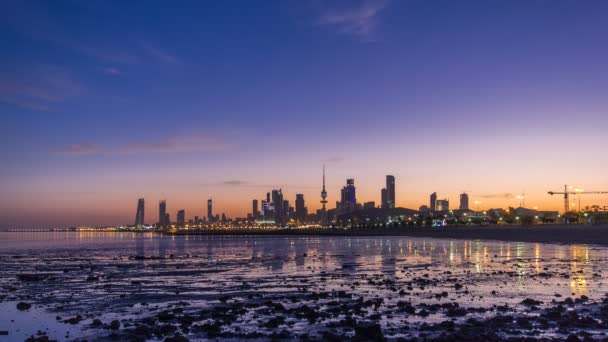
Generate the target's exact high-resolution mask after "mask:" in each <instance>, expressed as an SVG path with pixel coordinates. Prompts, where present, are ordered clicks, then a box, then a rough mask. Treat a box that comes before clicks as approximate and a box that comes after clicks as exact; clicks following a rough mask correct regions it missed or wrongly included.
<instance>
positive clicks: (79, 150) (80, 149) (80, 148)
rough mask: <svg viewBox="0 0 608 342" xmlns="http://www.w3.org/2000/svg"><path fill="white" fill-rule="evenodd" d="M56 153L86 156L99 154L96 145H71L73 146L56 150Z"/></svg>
mask: <svg viewBox="0 0 608 342" xmlns="http://www.w3.org/2000/svg"><path fill="white" fill-rule="evenodd" d="M55 152H57V153H60V154H67V155H77V156H80V155H85V154H93V153H96V152H97V145H94V144H71V145H65V146H62V147H60V148H58V149H57V150H55Z"/></svg>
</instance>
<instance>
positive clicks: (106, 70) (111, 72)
mask: <svg viewBox="0 0 608 342" xmlns="http://www.w3.org/2000/svg"><path fill="white" fill-rule="evenodd" d="M103 72H104V73H106V74H108V75H113V76H118V75H120V74H122V72H121V71H120V70H118V68H114V67H107V68H103Z"/></svg>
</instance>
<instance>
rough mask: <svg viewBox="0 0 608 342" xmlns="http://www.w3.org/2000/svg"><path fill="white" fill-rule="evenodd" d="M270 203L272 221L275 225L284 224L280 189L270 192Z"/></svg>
mask: <svg viewBox="0 0 608 342" xmlns="http://www.w3.org/2000/svg"><path fill="white" fill-rule="evenodd" d="M272 203H273V204H274V220H275V222H276V223H277V224H280V225H282V224H284V223H285V213H286V211H285V210H284V203H283V192H282V191H281V189H279V190H272Z"/></svg>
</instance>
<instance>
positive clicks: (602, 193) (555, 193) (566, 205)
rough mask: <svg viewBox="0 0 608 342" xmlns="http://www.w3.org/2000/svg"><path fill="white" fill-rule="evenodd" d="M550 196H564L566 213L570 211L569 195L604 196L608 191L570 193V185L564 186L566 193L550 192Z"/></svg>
mask: <svg viewBox="0 0 608 342" xmlns="http://www.w3.org/2000/svg"><path fill="white" fill-rule="evenodd" d="M547 193H548V194H549V195H551V196H553V195H564V213H567V212H568V211H569V210H570V200H569V199H568V195H604V194H608V191H568V185H564V191H549V192H547Z"/></svg>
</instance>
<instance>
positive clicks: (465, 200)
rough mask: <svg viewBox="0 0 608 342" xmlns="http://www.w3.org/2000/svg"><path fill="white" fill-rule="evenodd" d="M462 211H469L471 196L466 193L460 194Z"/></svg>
mask: <svg viewBox="0 0 608 342" xmlns="http://www.w3.org/2000/svg"><path fill="white" fill-rule="evenodd" d="M460 210H469V194H467V193H466V192H463V193H462V194H460Z"/></svg>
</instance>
